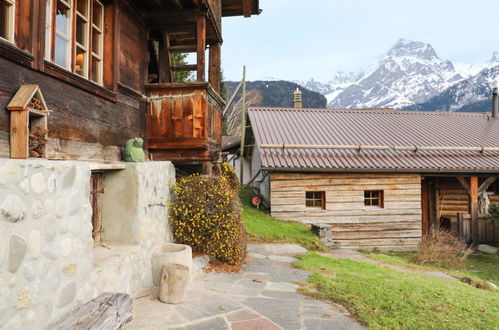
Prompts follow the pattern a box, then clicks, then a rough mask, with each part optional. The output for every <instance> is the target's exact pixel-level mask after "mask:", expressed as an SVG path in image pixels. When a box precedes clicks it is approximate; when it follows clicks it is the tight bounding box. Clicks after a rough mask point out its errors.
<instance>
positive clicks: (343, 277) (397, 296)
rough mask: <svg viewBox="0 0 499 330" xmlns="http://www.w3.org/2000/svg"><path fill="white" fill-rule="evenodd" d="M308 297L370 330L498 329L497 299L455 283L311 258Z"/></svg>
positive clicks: (304, 262)
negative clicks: (338, 308) (342, 310)
mask: <svg viewBox="0 0 499 330" xmlns="http://www.w3.org/2000/svg"><path fill="white" fill-rule="evenodd" d="M300 259H301V260H300V261H299V262H297V263H295V266H297V267H299V268H302V269H306V270H310V271H313V272H314V274H313V275H312V276H311V278H310V280H309V282H310V285H309V287H307V286H305V288H304V289H303V290H304V291H306V292H307V293H308V294H309V295H312V296H316V297H319V298H323V299H329V300H332V301H335V302H338V303H340V304H342V305H344V306H345V307H347V308H349V309H350V310H351V311H352V312H353V313H354V314H356V315H357V316H358V318H359V319H360V320H361V321H362V322H363V323H364V324H365V325H366V326H368V327H369V328H372V329H499V293H497V292H491V291H487V290H480V289H476V288H474V287H471V286H469V285H467V284H464V283H461V282H459V281H453V280H446V279H441V278H437V277H435V278H434V277H430V276H427V275H423V274H418V273H414V272H410V271H403V270H400V271H399V270H395V269H392V268H389V267H386V266H382V265H376V264H368V263H363V262H357V261H353V260H349V259H333V258H328V257H323V256H320V255H319V254H317V253H314V252H311V253H308V254H305V255H303V256H300Z"/></svg>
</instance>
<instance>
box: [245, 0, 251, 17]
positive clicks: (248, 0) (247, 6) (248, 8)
mask: <svg viewBox="0 0 499 330" xmlns="http://www.w3.org/2000/svg"><path fill="white" fill-rule="evenodd" d="M252 6H253V1H252V0H243V15H244V17H251V12H252Z"/></svg>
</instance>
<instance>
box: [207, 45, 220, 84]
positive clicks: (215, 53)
mask: <svg viewBox="0 0 499 330" xmlns="http://www.w3.org/2000/svg"><path fill="white" fill-rule="evenodd" d="M221 49H222V47H221V45H220V43H216V44H213V45H211V46H210V52H209V57H210V62H209V68H208V77H209V78H208V81H209V83H210V85H211V87H212V88H213V89H214V90H215V92H217V93H220V64H221V62H220V60H221Z"/></svg>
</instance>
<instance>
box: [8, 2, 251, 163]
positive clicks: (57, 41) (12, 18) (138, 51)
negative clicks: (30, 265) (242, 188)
mask: <svg viewBox="0 0 499 330" xmlns="http://www.w3.org/2000/svg"><path fill="white" fill-rule="evenodd" d="M0 7H1V8H0V13H1V16H0V17H1V19H2V22H0V23H1V25H0V108H3V109H4V110H2V111H0V157H5V158H9V157H12V158H27V157H28V156H26V155H27V153H26V150H22V153H21V154H18V153H16V152H14V150H13V149H12V148H11V146H12V145H22V146H23V148H24V149H26V147H24V145H25V143H24V142H23V141H24V140H25V139H24V136H23V137H22V140H21V141H19V140H17V139H15V138H12V137H11V139H9V135H11V136H12V135H16V133H19V132H20V131H22V132H23V135H26V134H28V133H29V130H30V129H31V123H33V121H36V118H38V117H39V115H37V114H33V115H31V114H30V116H29V117H30V118H31V119H28V120H27V121H25V120H17V121H15V122H14V120H12V123H11V116H10V115H11V114H12V112H11V111H6V108H7V105H8V104H9V102H11V99H12V98H13V97H14V95H15V94H16V93H17V92H18V91H19V90H20V88H21V87H22V86H23V85H36V86H37V87H38V88H37V91H40V93H41V95H43V97H44V100H45V102H46V105H47V106H48V108H49V109H47V110H51V111H50V112H44V113H42V114H43V115H46V114H48V121H47V125H46V126H47V127H46V128H47V129H48V131H49V132H48V137H49V142H48V144H47V147H46V151H45V153H44V156H46V158H48V159H70V160H85V161H95V162H114V161H120V160H121V148H122V146H123V145H124V144H125V142H126V141H127V140H128V139H130V138H133V137H139V136H140V137H142V138H143V139H144V140H145V145H146V148H147V151H148V156H149V157H148V158H149V159H151V160H171V161H174V163H175V164H194V165H196V166H204V168H205V171H209V168H210V164H211V163H213V162H216V161H218V158H219V157H220V143H221V129H222V128H221V111H222V109H223V106H224V100H223V99H222V98H221V97H220V95H219V93H220V58H221V44H222V41H223V40H222V17H227V16H245V17H249V16H251V15H253V14H258V13H259V11H260V9H259V5H258V0H223V1H222V0H164V1H161V0H159V1H158V0H141V1H135V0H47V1H36V0H6V1H2V2H0ZM175 53H184V54H185V53H195V54H196V56H195V58H196V63H194V64H188V65H175V64H174V63H171V58H172V56H171V55H172V54H175ZM181 71H191V72H194V73H195V77H194V81H192V82H186V83H175V81H174V74H175V73H176V72H181ZM29 88H30V87H28V91H32V90H33V88H36V87H33V86H32V87H31V89H29ZM20 94H22V92H21V93H20ZM21 96H22V95H21ZM32 96H33V95H31V97H32ZM36 99H37V100H38V101H40V99H39V98H36ZM27 101H28V102H29V101H31V100H27ZM21 103H22V102H21ZM35 117H36V118H35ZM26 123H27V124H26ZM17 135H21V134H20V133H19V134H17Z"/></svg>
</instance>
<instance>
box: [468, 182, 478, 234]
mask: <svg viewBox="0 0 499 330" xmlns="http://www.w3.org/2000/svg"><path fill="white" fill-rule="evenodd" d="M470 213H471V227H472V233H471V236H472V238H473V241H474V242H475V243H478V177H477V176H472V177H471V178H470Z"/></svg>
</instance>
